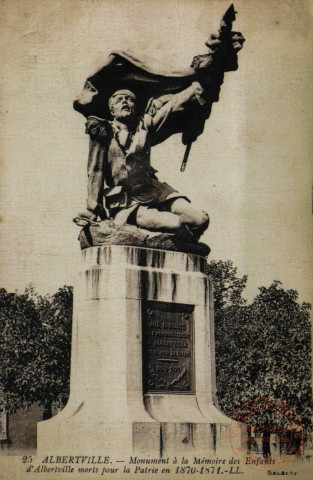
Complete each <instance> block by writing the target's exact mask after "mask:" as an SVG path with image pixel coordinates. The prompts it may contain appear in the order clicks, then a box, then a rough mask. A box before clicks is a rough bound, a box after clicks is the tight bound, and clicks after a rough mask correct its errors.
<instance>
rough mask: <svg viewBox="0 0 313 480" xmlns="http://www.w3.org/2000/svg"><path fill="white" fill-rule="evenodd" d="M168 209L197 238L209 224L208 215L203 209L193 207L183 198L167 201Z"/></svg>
mask: <svg viewBox="0 0 313 480" xmlns="http://www.w3.org/2000/svg"><path fill="white" fill-rule="evenodd" d="M169 210H170V212H171V213H174V214H175V215H178V216H179V218H180V219H181V221H182V222H183V223H185V224H186V225H187V226H188V227H189V228H190V230H191V231H192V232H193V233H194V235H195V237H197V238H200V236H201V235H202V234H203V232H204V231H205V230H206V229H207V228H208V226H209V223H210V219H209V215H208V214H207V213H206V212H204V211H203V210H197V209H195V208H194V207H193V205H192V204H191V203H190V202H188V201H187V200H186V199H185V198H176V199H174V200H173V201H172V202H170V203H169Z"/></svg>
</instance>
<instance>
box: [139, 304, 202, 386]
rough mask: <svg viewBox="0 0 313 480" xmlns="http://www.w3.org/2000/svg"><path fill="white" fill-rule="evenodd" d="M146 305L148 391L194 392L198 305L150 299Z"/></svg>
mask: <svg viewBox="0 0 313 480" xmlns="http://www.w3.org/2000/svg"><path fill="white" fill-rule="evenodd" d="M142 309H143V311H142V314H143V315H142V322H143V325H142V329H143V342H142V351H143V389H144V393H153V392H163V393H193V392H194V372H193V370H194V361H193V350H194V349H193V341H194V340H193V310H194V305H185V304H182V303H167V302H157V301H149V300H146V301H145V302H143V305H142Z"/></svg>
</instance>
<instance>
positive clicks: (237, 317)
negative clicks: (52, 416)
mask: <svg viewBox="0 0 313 480" xmlns="http://www.w3.org/2000/svg"><path fill="white" fill-rule="evenodd" d="M209 271H210V273H211V275H212V274H213V277H212V279H213V283H214V287H215V288H216V292H215V297H214V306H215V313H214V316H215V341H216V347H215V349H216V374H217V395H218V399H219V403H220V406H221V408H222V409H223V411H224V412H225V414H226V415H228V416H230V417H233V416H234V413H235V412H236V410H238V409H239V408H240V407H241V406H242V405H243V404H244V403H245V402H247V401H249V400H252V399H254V398H257V397H263V396H267V397H275V398H277V399H280V400H283V401H285V402H287V403H288V404H289V405H290V406H291V407H292V408H294V409H295V411H296V412H297V413H298V414H299V415H300V417H301V421H302V423H303V424H304V426H306V427H307V426H308V425H310V422H311V418H312V411H313V410H312V407H313V406H312V396H311V367H310V359H311V325H310V305H309V304H307V303H302V304H299V303H298V293H297V292H296V290H284V289H283V288H282V286H281V283H280V282H278V281H274V282H273V283H272V285H270V287H268V288H266V287H261V288H259V291H260V293H259V295H257V296H256V298H255V299H254V300H253V302H252V303H251V304H250V305H246V304H245V303H244V302H243V301H241V299H240V297H241V294H242V291H243V288H244V285H245V280H246V277H243V278H242V279H238V278H237V277H236V269H234V268H233V267H232V264H231V262H214V264H213V267H211V268H210V269H209ZM225 285H226V288H225ZM229 292H231V294H233V293H235V295H233V296H232V297H231V298H232V299H235V301H232V300H230V297H229V295H228V293H229ZM254 420H255V421H256V420H257V421H258V422H262V419H260V418H259V419H256V417H255V418H254ZM264 421H269V422H274V421H275V419H274V417H273V416H272V417H271V418H267V419H264V418H263V422H264Z"/></svg>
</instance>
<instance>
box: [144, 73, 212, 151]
mask: <svg viewBox="0 0 313 480" xmlns="http://www.w3.org/2000/svg"><path fill="white" fill-rule="evenodd" d="M205 103H206V100H205V92H204V90H203V88H202V87H201V85H200V83H198V82H193V83H192V85H190V86H189V87H187V88H186V89H185V90H182V91H181V92H179V93H175V94H171V95H164V96H162V97H160V98H157V99H153V98H152V99H151V100H150V101H149V103H148V106H147V108H146V112H145V115H144V124H145V127H146V128H147V130H148V131H149V133H150V134H151V139H152V145H156V144H158V143H161V142H163V141H164V140H166V138H168V137H170V136H171V135H173V134H174V133H179V132H182V131H183V119H184V117H185V116H186V113H187V112H188V110H190V109H194V108H196V109H197V108H199V110H200V109H201V106H202V105H204V104H205Z"/></svg>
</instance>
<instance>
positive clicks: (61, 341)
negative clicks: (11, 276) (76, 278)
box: [0, 286, 72, 417]
mask: <svg viewBox="0 0 313 480" xmlns="http://www.w3.org/2000/svg"><path fill="white" fill-rule="evenodd" d="M0 309H1V314H0V328H1V335H0V349H1V357H2V365H3V367H2V369H1V372H0V385H1V388H2V405H3V407H4V408H5V409H6V410H8V411H10V412H14V411H16V410H17V409H18V408H21V407H25V406H27V405H28V406H29V405H31V404H32V403H35V402H39V403H40V404H41V405H44V406H45V409H46V412H45V416H46V417H49V416H51V403H52V402H53V401H58V402H59V403H62V402H64V401H66V399H67V396H68V392H69V371H70V342H71V321H72V287H67V286H65V287H63V288H61V289H59V290H58V292H56V293H55V294H54V295H52V296H49V295H47V296H44V297H43V296H40V295H38V294H36V293H35V291H34V289H33V288H28V289H26V290H25V293H24V294H22V295H19V294H17V293H7V292H6V291H5V290H4V289H1V290H0Z"/></svg>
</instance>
